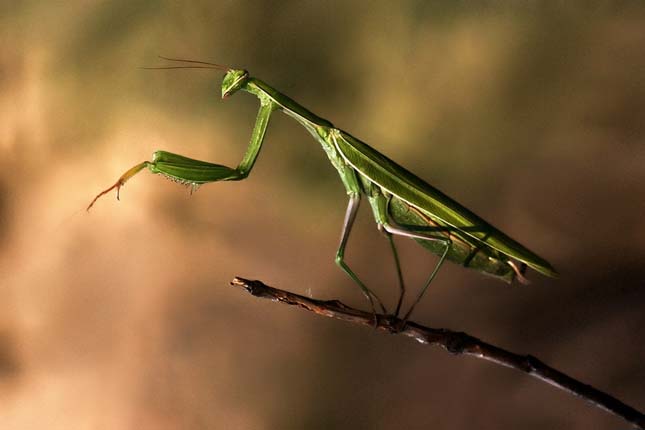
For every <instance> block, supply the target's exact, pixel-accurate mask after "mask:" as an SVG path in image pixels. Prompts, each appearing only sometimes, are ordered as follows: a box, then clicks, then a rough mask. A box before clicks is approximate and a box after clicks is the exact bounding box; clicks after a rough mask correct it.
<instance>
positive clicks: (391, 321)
mask: <svg viewBox="0 0 645 430" xmlns="http://www.w3.org/2000/svg"><path fill="white" fill-rule="evenodd" d="M231 285H233V286H235V287H238V288H241V289H244V290H246V291H247V292H248V293H250V294H251V295H253V296H255V297H260V298H263V299H269V300H272V301H276V302H280V303H284V304H288V305H292V306H298V307H300V308H302V309H305V310H308V311H310V312H313V313H315V314H318V315H322V316H325V317H329V318H335V319H339V320H342V321H347V322H351V323H354V324H359V325H364V326H368V327H372V328H375V329H376V330H379V331H383V332H387V333H391V334H400V335H403V336H407V337H411V338H413V339H415V340H417V341H418V342H420V343H423V344H427V345H436V346H441V347H442V348H444V349H445V350H447V351H448V352H450V353H452V354H455V355H462V354H463V355H470V356H474V357H477V358H480V359H483V360H487V361H491V362H493V363H496V364H498V365H501V366H504V367H510V368H513V369H516V370H519V371H521V372H524V373H526V374H528V375H530V376H532V377H534V378H537V379H539V380H540V381H542V382H546V383H547V384H550V385H553V386H554V387H556V388H559V389H561V390H564V391H567V392H569V393H570V394H573V395H574V396H578V397H581V398H583V399H585V400H586V401H587V402H589V403H591V404H592V405H594V406H596V407H598V408H601V409H604V410H605V411H607V412H610V413H612V414H614V415H616V416H618V417H620V418H623V419H624V420H625V421H627V422H629V423H631V424H632V425H633V426H634V427H635V428H639V429H645V415H643V413H642V412H639V411H638V410H636V409H634V408H632V407H631V406H629V405H627V404H625V403H623V402H621V401H620V400H618V399H617V398H615V397H613V396H611V395H609V394H607V393H605V392H603V391H600V390H598V389H596V388H594V387H592V386H590V385H587V384H584V383H582V382H580V381H578V380H576V379H574V378H572V377H571V376H569V375H567V374H565V373H563V372H560V371H559V370H556V369H554V368H552V367H550V366H548V365H546V364H544V363H543V362H542V361H540V360H539V359H537V358H536V357H534V356H532V355H521V354H516V353H514V352H510V351H507V350H505V349H503V348H500V347H498V346H495V345H492V344H489V343H486V342H484V341H482V340H480V339H478V338H476V337H474V336H471V335H469V334H467V333H463V332H457V331H453V330H449V329H443V328H431V327H426V326H422V325H420V324H417V323H415V322H412V321H408V322H407V323H405V325H404V322H403V321H402V320H401V319H399V318H396V317H393V316H390V315H380V314H379V315H376V321H375V318H374V315H373V314H372V313H371V312H365V311H361V310H359V309H355V308H352V307H350V306H347V305H345V304H344V303H342V302H340V301H338V300H318V299H312V298H309V297H305V296H301V295H300V294H295V293H290V292H288V291H285V290H280V289H278V288H273V287H270V286H268V285H266V284H264V283H263V282H261V281H252V280H249V279H244V278H240V277H236V278H235V279H233V281H231Z"/></svg>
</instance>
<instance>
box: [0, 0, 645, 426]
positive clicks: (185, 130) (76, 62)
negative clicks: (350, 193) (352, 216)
mask: <svg viewBox="0 0 645 430" xmlns="http://www.w3.org/2000/svg"><path fill="white" fill-rule="evenodd" d="M574 3H575V2H574ZM448 4H449V2H445V3H438V2H428V1H404V2H391V1H373V2H342V1H333V2H331V1H330V2H309V1H281V2H270V1H268V2H251V1H219V2H192V3H191V4H190V5H188V4H185V5H178V4H177V3H175V2H129V1H112V2H87V1H69V2H30V1H25V2H19V3H10V2H4V3H3V5H2V6H0V10H1V12H0V28H1V30H0V34H1V35H2V37H0V292H1V296H0V428H2V429H43V428H47V429H188V428H190V429H206V428H208V429H211V428H232V429H328V428H374V429H392V428H411V429H416V428H436V429H466V428H468V429H472V428H476V429H517V428H526V429H591V428H593V429H618V428H627V427H628V426H627V425H626V424H625V423H623V422H622V421H621V420H619V419H617V418H614V417H612V416H610V415H608V414H606V413H604V412H602V411H600V410H598V409H595V408H593V407H591V406H590V405H588V404H586V403H585V402H584V401H582V400H580V399H576V398H573V397H572V396H569V395H567V394H565V393H563V392H560V391H558V390H555V389H554V388H552V387H550V386H547V385H545V384H543V383H540V382H538V381H536V380H533V379H532V378H529V377H527V376H525V375H523V374H520V373H517V372H515V371H511V370H508V369H503V368H500V367H498V366H494V365H492V364H489V363H486V362H482V361H480V360H476V359H472V358H460V357H452V356H450V355H449V354H447V353H446V352H444V351H443V350H440V349H436V348H428V347H425V346H422V345H419V344H415V343H413V342H410V341H409V340H407V339H404V338H400V337H397V336H386V335H382V334H378V333H375V332H373V331H370V330H369V329H365V328H360V327H354V326H351V325H348V324H344V323H341V322H338V321H333V320H326V319H323V318H319V317H315V316H313V315H311V314H309V313H306V312H301V311H298V310H295V309H290V308H288V307H286V306H281V305H277V304H272V303H269V302H266V301H261V300H256V299H253V298H251V297H250V296H248V295H246V294H244V293H241V292H240V291H238V290H236V289H233V288H231V287H229V286H228V282H229V281H230V280H231V279H232V277H233V276H235V275H240V276H244V277H248V278H252V279H253V278H257V279H262V280H263V281H265V282H267V283H269V284H271V285H274V286H278V287H281V288H285V289H290V290H292V291H296V292H300V293H303V294H311V295H312V296H314V297H319V298H339V299H342V300H343V301H345V302H347V303H349V304H352V305H357V306H362V307H365V303H364V302H363V298H362V296H361V295H360V293H359V291H358V288H356V287H355V286H354V285H353V284H352V283H351V282H350V281H349V280H348V279H347V278H346V276H345V275H344V274H343V273H342V272H341V271H340V270H339V269H337V268H336V266H335V265H334V262H333V256H334V253H335V250H336V246H337V240H338V237H339V234H340V229H341V224H342V217H343V214H344V210H345V205H346V196H345V193H344V190H343V187H342V185H341V183H340V181H339V179H338V178H337V175H336V174H335V171H334V170H333V168H332V167H331V166H330V165H329V163H328V161H327V158H326V156H325V154H324V153H323V152H322V151H321V149H320V148H319V146H318V144H317V143H316V142H314V141H313V140H312V139H311V138H310V137H309V136H308V134H307V133H306V132H305V131H304V130H303V129H302V128H300V127H298V126H297V125H296V124H295V123H294V122H293V121H291V120H290V119H288V118H286V117H285V116H283V115H278V114H276V115H275V116H274V119H273V121H272V124H271V126H270V128H269V132H268V136H267V140H266V144H265V148H264V149H263V153H262V154H261V155H260V158H259V160H258V163H257V165H256V168H255V170H254V171H253V173H252V174H251V176H250V177H249V179H248V180H247V181H244V182H238V183H220V184H214V185H207V186H204V187H202V188H201V189H200V190H199V191H198V192H197V193H195V194H193V195H192V196H191V195H190V194H189V192H188V190H186V189H185V188H183V187H180V186H177V185H176V184H173V183H171V182H169V181H165V180H163V179H162V178H160V177H155V176H153V175H149V174H147V173H145V174H141V175H140V176H138V177H136V178H135V179H134V180H133V181H132V182H130V183H128V184H127V186H126V187H125V188H124V189H123V190H122V193H121V201H120V202H117V201H116V200H115V198H114V195H113V194H112V195H110V196H109V197H108V198H105V199H103V200H101V201H99V202H98V203H97V205H96V206H95V208H94V209H93V211H92V212H91V213H89V214H87V213H86V212H85V211H84V208H85V206H86V205H87V203H88V202H89V200H90V199H91V198H92V197H93V196H94V195H95V194H96V193H97V192H98V191H100V190H101V189H103V188H104V187H106V186H108V185H110V184H111V183H113V182H114V181H115V180H116V178H117V177H118V176H119V175H120V174H121V173H122V172H123V171H124V170H125V169H127V168H129V167H131V166H132V165H133V164H134V163H136V162H139V161H142V160H144V159H148V158H149V157H150V154H151V153H152V152H153V151H154V150H155V149H166V150H170V151H174V152H179V153H182V154H184V155H187V156H191V157H195V158H201V159H205V160H210V161H213V162H219V163H224V164H227V165H230V166H235V165H236V163H237V162H238V161H239V160H240V158H241V156H242V154H243V152H244V150H245V147H246V145H247V143H248V139H249V136H250V131H251V127H252V125H253V121H254V118H255V114H256V110H257V107H258V103H257V100H256V99H254V98H253V97H251V96H249V95H246V94H240V95H237V96H236V97H233V98H232V99H231V100H227V101H225V102H224V101H222V100H220V99H219V85H220V79H221V73H219V72H216V73H213V72H211V71H150V70H142V69H140V66H151V65H159V64H160V63H161V60H158V59H157V58H156V56H157V55H158V54H161V55H166V56H180V57H185V58H196V59H202V60H206V61H215V62H221V63H226V64H231V65H235V66H238V67H244V68H246V69H248V70H250V71H251V73H252V74H253V75H254V76H257V77H259V78H261V79H263V80H265V81H267V82H269V83H270V84H272V85H274V86H275V87H276V88H278V89H281V90H282V91H284V92H285V93H286V94H288V95H290V96H291V97H293V98H294V99H295V100H297V101H299V102H301V103H302V104H304V105H305V106H307V107H308V108H310V109H311V110H312V111H314V112H315V113H317V114H319V115H321V116H322V117H324V118H328V119H329V120H331V121H332V122H334V124H336V125H337V126H338V127H340V128H343V129H346V130H348V131H350V132H351V133H352V134H354V135H356V136H357V137H359V138H361V139H363V140H364V141H366V142H368V143H369V144H371V145H373V146H374V147H375V148H377V149H378V150H380V151H382V152H384V153H385V154H387V155H388V156H390V157H391V158H393V159H395V160H397V161H398V162H400V163H401V164H403V165H404V166H406V167H408V168H409V169H410V170H412V171H414V172H415V173H417V174H419V176H421V177H423V178H425V179H427V180H428V181H429V182H430V183H432V184H434V185H436V186H437V187H439V188H440V189H442V190H443V191H445V192H446V193H448V194H449V195H451V196H453V197H455V198H456V199H458V200H459V201H461V202H463V203H464V204H465V205H466V206H468V207H470V208H472V209H473V210H474V211H475V212H477V213H478V214H481V215H482V216H483V217H484V218H486V219H488V220H491V221H492V222H493V223H494V224H495V225H496V226H498V227H500V228H501V229H503V230H504V231H506V232H508V234H510V235H511V236H513V237H515V238H517V239H518V240H520V241H521V242H522V243H524V244H526V245H527V246H528V247H530V248H531V249H533V250H535V251H536V252H538V253H539V254H541V255H543V256H545V257H546V258H547V259H549V260H550V261H551V262H552V263H553V264H554V265H555V266H556V267H557V268H558V269H559V270H560V271H561V273H562V276H561V278H560V279H557V280H552V279H546V278H543V277H540V276H539V275H537V274H535V273H532V274H531V278H532V279H533V284H532V285H531V286H530V287H508V286H506V285H505V284H503V283H499V282H497V281H495V280H491V279H489V278H486V277H483V276H481V275H479V274H477V273H472V272H470V271H467V270H463V269H461V268H459V267H456V266H453V265H450V267H446V268H445V269H444V270H443V271H442V272H441V274H440V275H439V277H438V279H437V282H436V283H434V284H433V285H432V288H431V290H430V292H429V294H428V296H427V298H426V299H425V300H424V302H423V303H422V305H421V306H419V308H418V310H417V312H416V314H415V318H414V319H415V320H417V321H419V322H422V323H425V324H429V325H432V326H438V327H449V328H452V329H456V330H463V331H466V332H469V333H471V334H473V335H475V336H479V337H481V338H483V339H485V340H488V341H490V342H493V343H496V344H499V345H500V346H503V347H506V348H509V349H511V350H514V351H518V352H524V353H531V354H534V355H536V356H538V357H539V358H541V359H543V360H544V361H546V362H547V363H549V364H552V365H553V366H555V367H557V368H559V369H561V370H563V371H565V372H567V373H570V374H571V375H572V376H574V377H577V378H579V379H581V380H582V381H584V382H587V383H590V384H592V385H595V386H597V387H598V388H601V389H604V390H607V391H608V392H609V393H612V394H613V395H616V396H617V397H619V398H621V399H623V400H624V401H626V402H627V403H629V404H631V405H633V406H635V407H638V408H641V409H643V408H644V407H645V364H644V362H645V346H644V341H645V336H644V334H643V329H644V324H645V289H644V288H643V287H644V283H645V282H644V279H645V265H644V264H643V259H644V257H645V223H644V222H643V215H644V214H645V199H644V198H643V195H644V192H645V121H644V118H645V55H644V54H645V7H637V6H635V4H636V3H635V2H634V4H631V3H629V2H609V1H605V2H602V1H599V2H585V3H584V5H583V4H582V3H580V4H579V5H573V4H572V3H567V4H568V5H565V2H544V3H543V2H525V5H524V6H509V5H507V4H506V3H504V2H488V5H487V6H475V5H473V4H468V5H466V4H465V2H456V3H450V5H448ZM403 242H405V241H399V243H400V244H401V246H402V248H403V257H404V263H403V264H404V269H407V270H406V273H407V275H408V277H407V280H408V285H409V287H410V289H412V288H413V287H414V286H418V285H419V283H420V282H421V281H422V279H424V278H425V276H426V275H427V273H428V271H429V270H430V269H431V267H432V264H433V263H434V261H435V260H434V257H432V256H431V255H429V254H427V253H426V252H425V251H423V250H422V249H421V248H420V247H418V246H417V245H416V244H414V243H403ZM347 255H348V259H349V262H350V263H351V264H352V265H353V266H354V267H355V269H356V270H357V272H358V273H359V274H361V275H362V276H363V277H364V278H365V279H366V280H367V281H368V282H369V284H370V286H372V287H373V288H374V289H375V290H377V291H378V292H380V294H381V296H382V297H385V298H386V299H387V300H388V301H389V303H394V301H395V298H396V289H395V288H394V285H395V284H394V279H395V278H394V270H393V267H392V262H391V256H390V255H389V251H388V247H387V242H386V241H385V240H384V239H383V237H382V236H381V235H379V234H378V233H377V232H376V230H375V228H374V224H373V221H372V220H371V215H370V213H369V211H368V210H367V206H366V205H365V206H364V207H363V208H362V210H361V213H360V216H359V220H358V225H357V228H356V229H355V233H354V235H353V236H352V239H351V240H350V245H349V248H348V253H347Z"/></svg>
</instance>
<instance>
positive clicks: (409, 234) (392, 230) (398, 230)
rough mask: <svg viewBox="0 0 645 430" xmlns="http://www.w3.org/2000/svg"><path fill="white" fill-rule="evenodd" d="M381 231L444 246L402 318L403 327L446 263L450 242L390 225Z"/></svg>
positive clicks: (447, 238) (441, 237)
mask: <svg viewBox="0 0 645 430" xmlns="http://www.w3.org/2000/svg"><path fill="white" fill-rule="evenodd" d="M383 229H384V230H385V231H386V232H387V233H390V234H393V235H398V236H404V237H409V238H412V239H421V240H432V241H437V242H441V243H443V245H444V251H443V253H442V254H441V256H440V257H439V261H438V262H437V264H436V266H435V267H434V269H433V270H432V273H430V276H429V277H428V279H427V280H426V282H425V284H424V285H423V287H422V288H421V290H420V291H419V294H418V295H417V298H416V299H415V300H414V302H413V303H412V305H411V306H410V309H409V310H408V312H407V313H406V314H405V316H404V317H403V324H404V325H405V323H406V322H407V321H408V319H409V318H410V316H411V315H412V311H413V310H414V308H415V307H416V306H417V304H418V303H419V302H420V301H421V298H422V297H423V296H424V294H425V293H426V291H427V290H428V287H429V286H430V284H431V283H432V281H433V280H434V278H435V276H437V273H438V272H439V269H440V268H441V266H442V265H443V263H444V261H446V256H447V255H448V251H450V246H451V245H452V241H451V240H450V238H449V237H445V236H439V235H437V236H432V235H428V234H421V233H416V232H411V231H409V230H406V229H403V228H399V227H395V226H393V225H391V224H383ZM397 260H398V258H397ZM401 299H402V298H401ZM397 315H398V309H397Z"/></svg>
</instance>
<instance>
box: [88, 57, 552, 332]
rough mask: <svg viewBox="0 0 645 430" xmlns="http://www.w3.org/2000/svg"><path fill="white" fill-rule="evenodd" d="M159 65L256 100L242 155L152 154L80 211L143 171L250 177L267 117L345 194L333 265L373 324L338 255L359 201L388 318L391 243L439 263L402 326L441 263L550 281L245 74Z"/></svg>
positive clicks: (457, 207) (538, 261)
mask: <svg viewBox="0 0 645 430" xmlns="http://www.w3.org/2000/svg"><path fill="white" fill-rule="evenodd" d="M161 58H163V59H165V60H168V61H173V62H177V63H181V65H173V66H164V67H153V68H156V69H179V68H206V69H217V70H222V71H224V72H225V75H224V78H223V81H222V98H223V99H226V98H228V97H230V96H231V95H233V94H235V93H236V92H237V91H239V90H242V91H246V92H248V93H251V94H253V95H254V96H256V97H257V98H258V99H259V100H260V109H259V112H258V115H257V119H256V122H255V126H254V128H253V132H252V134H251V142H250V143H249V146H248V148H247V149H246V153H245V154H244V156H243V158H242V161H241V162H240V163H239V165H238V166H237V167H236V168H234V169H232V168H230V167H227V166H223V165H220V164H213V163H209V162H206V161H199V160H194V159H191V158H187V157H184V156H182V155H177V154H173V153H170V152H166V151H156V152H155V153H154V154H153V157H152V161H144V162H142V163H139V164H137V165H136V166H134V167H132V168H131V169H129V170H128V171H126V172H125V173H124V174H123V175H122V176H121V177H120V178H119V179H118V180H117V181H116V183H115V184H114V185H112V186H111V187H109V188H108V189H106V190H104V191H102V192H101V193H99V194H98V195H97V196H96V197H95V198H94V200H92V202H91V203H90V204H89V206H88V207H87V210H89V209H90V208H91V207H92V206H93V205H94V203H95V202H96V201H97V200H98V199H99V198H100V197H101V196H103V195H105V194H106V193H108V192H110V191H111V190H113V189H116V193H117V199H118V198H119V190H120V188H121V187H122V186H123V185H124V184H125V183H126V181H128V180H129V179H130V178H131V177H132V176H134V175H136V174H137V173H139V172H140V171H141V170H143V169H145V168H147V169H148V170H149V171H150V172H152V173H154V174H160V175H162V176H165V177H166V178H168V179H171V180H173V181H175V182H179V183H182V184H186V185H189V186H191V187H197V186H199V185H201V184H205V183H210V182H217V181H240V180H243V179H245V178H246V177H247V176H248V175H249V174H250V173H251V170H252V169H253V166H254V164H255V161H256V159H257V157H258V155H259V153H260V149H261V147H262V142H263V141H264V137H265V134H266V130H267V126H268V125H269V118H270V117H271V114H272V113H273V112H274V111H282V112H284V113H285V114H286V115H288V116H290V117H291V118H293V119H294V120H296V121H297V122H298V123H299V124H300V125H302V126H303V127H304V128H305V129H306V130H307V131H308V132H309V133H310V134H311V135H312V136H313V138H314V139H315V140H316V141H318V143H320V145H321V146H322V148H323V150H324V151H325V153H326V154H327V156H328V157H329V161H330V162H331V164H332V165H333V166H334V168H336V170H337V171H338V174H339V176H340V179H341V181H342V183H343V185H344V186H345V189H346V191H347V195H348V197H349V202H348V204H347V210H346V213H345V219H344V222H343V228H342V233H341V239H340V244H339V246H338V250H337V251H336V260H335V261H336V264H337V265H338V266H340V268H341V269H342V270H343V271H344V272H345V273H346V274H347V275H349V277H350V278H351V279H352V280H353V281H354V282H355V283H356V284H357V285H358V286H359V287H360V289H361V291H362V293H363V294H364V295H365V297H366V298H367V300H368V301H369V304H370V306H371V309H372V312H373V314H374V315H375V316H376V305H378V307H379V309H380V311H381V312H382V313H383V314H387V310H386V308H385V306H384V305H383V302H382V301H381V300H380V299H379V298H378V296H377V295H376V294H375V293H374V292H373V291H372V290H370V289H369V288H368V287H367V286H366V285H365V283H364V282H363V281H361V279H360V278H359V277H358V276H357V275H356V273H354V271H353V270H352V269H351V268H350V267H349V265H348V264H347V263H346V262H345V248H346V246H347V241H348V239H349V235H350V232H351V230H352V226H353V224H354V220H355V218H356V214H357V211H358V208H359V204H360V202H361V198H362V197H363V196H365V197H367V200H368V202H369V204H370V207H371V209H372V213H373V215H374V220H375V221H376V225H377V227H378V230H380V231H381V232H382V233H384V235H385V236H386V237H387V239H388V241H389V245H390V248H391V251H392V255H393V257H394V263H395V267H396V272H397V277H398V284H399V290H400V293H399V299H398V302H397V305H396V310H395V312H394V314H393V315H394V316H395V317H397V318H398V317H399V315H400V311H401V306H402V303H403V298H404V295H405V291H406V289H405V284H404V281H403V275H402V270H401V264H400V261H399V256H398V253H397V249H396V246H395V243H394V239H393V236H401V237H405V238H410V239H413V240H415V241H416V242H418V243H419V244H420V245H421V246H423V247H424V248H425V249H427V250H428V251H430V252H432V253H433V254H436V255H437V256H438V257H439V260H438V262H437V263H436V264H435V266H434V269H433V270H432V272H431V273H430V276H429V277H428V278H427V280H426V281H425V283H424V284H423V286H422V287H421V289H420V290H419V293H418V294H417V296H416V299H415V300H414V301H413V303H412V305H411V306H410V307H409V310H408V311H407V312H406V313H405V315H404V316H403V318H402V320H403V321H404V322H405V321H407V320H408V318H409V317H410V315H411V313H412V311H413V309H414V308H415V306H416V305H417V304H418V303H419V301H420V300H421V298H422V297H423V295H424V294H425V292H426V290H427V289H428V286H429V285H430V284H431V282H432V281H433V279H435V276H436V275H437V273H438V271H439V269H440V268H441V266H442V265H443V263H444V262H445V261H446V260H449V261H452V262H453V263H457V264H460V265H462V266H464V267H467V268H470V269H474V270H476V271H479V272H481V273H484V274H487V275H491V276H493V277H495V278H498V279H500V280H502V281H505V282H507V283H512V282H513V280H515V279H517V280H518V281H519V282H521V283H527V282H528V281H527V280H526V278H525V277H524V272H525V270H526V268H527V266H528V267H530V268H532V269H534V270H536V271H537V272H539V273H542V274H543V275H546V276H551V277H555V276H557V272H556V271H555V269H554V268H553V267H552V266H551V265H550V264H549V263H548V262H547V261H546V260H545V259H543V258H542V257H540V256H538V255H537V254H535V253H534V252H532V251H530V250H529V249H527V248H526V247H524V246H523V245H521V244H520V243H518V242H516V241H515V240H513V239H511V238H510V237H509V236H508V235H506V234H505V233H503V232H502V231H500V230H498V229H497V228H495V227H493V226H492V225H491V224H489V223H488V222H486V221H484V220H483V219H482V218H480V217H479V216H477V215H475V214H474V213H473V212H471V211H470V210H469V209H467V208H465V207H464V206H462V205H461V204H459V203H457V202H456V201H455V200H453V199H451V198H450V197H448V196H447V195H445V194H444V193H442V192H441V191H439V190H437V189H436V188H435V187H433V186H432V185H430V184H428V183H427V182H425V181H424V180H422V179H420V178H419V177H417V176H416V175H414V174H412V173H411V172H409V171H408V170H406V169H405V168H403V167H402V166H400V165H399V164H397V163H395V162H394V161H392V160H390V159H389V158H387V157H386V156H385V155H383V154H381V153H380V152H378V151H376V150H375V149H374V148H372V147H371V146H369V145H367V144H366V143H364V142H361V141H360V140H358V139H357V138H355V137H354V136H352V135H351V134H349V133H347V132H345V131H343V130H341V129H338V128H336V127H334V126H333V124H332V123H331V122H329V121H327V120H325V119H323V118H320V117H319V116H317V115H315V114H314V113H312V112H311V111H309V110H308V109H306V108H305V107H303V106H302V105H300V104H299V103H297V102H295V101H294V100H292V99H291V98H289V97H287V96H286V95H284V94H282V93H281V92H279V91H278V90H276V89H274V88H273V87H271V86H270V85H268V84H267V83H265V82H263V81H261V80H259V79H257V78H253V77H251V76H250V75H249V72H248V71H246V70H242V69H234V68H230V67H226V66H222V65H219V64H214V63H207V62H203V61H195V60H181V59H173V58H165V57H161Z"/></svg>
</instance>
